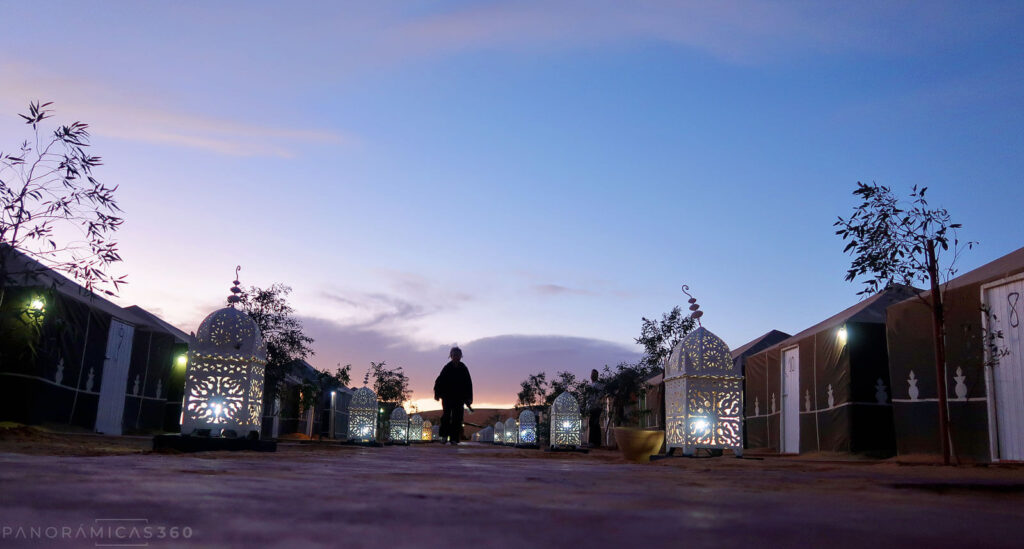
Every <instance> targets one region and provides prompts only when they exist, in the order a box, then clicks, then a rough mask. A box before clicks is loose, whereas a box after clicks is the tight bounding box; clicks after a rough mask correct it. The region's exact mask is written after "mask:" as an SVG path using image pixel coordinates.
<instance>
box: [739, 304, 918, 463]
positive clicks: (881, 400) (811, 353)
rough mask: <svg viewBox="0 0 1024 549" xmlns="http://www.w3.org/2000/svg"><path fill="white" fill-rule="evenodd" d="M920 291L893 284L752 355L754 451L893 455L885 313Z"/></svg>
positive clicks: (749, 415) (749, 418) (747, 408)
mask: <svg viewBox="0 0 1024 549" xmlns="http://www.w3.org/2000/svg"><path fill="white" fill-rule="evenodd" d="M913 292H914V290H913V288H910V287H907V286H898V285H894V286H891V287H890V288H888V289H886V290H883V291H881V292H879V293H877V294H875V295H873V296H871V297H869V298H867V299H865V300H863V301H861V302H860V303H858V304H856V305H854V306H852V307H850V308H848V309H846V310H844V311H842V312H840V313H838V314H836V315H834V316H832V317H830V318H828V319H826V320H824V321H822V322H820V323H818V324H816V325H814V326H812V327H810V328H808V329H806V330H804V331H802V332H800V333H798V334H796V335H794V336H792V337H789V338H786V339H784V340H782V341H780V342H779V343H776V344H774V345H772V346H770V347H768V348H766V349H763V350H761V351H758V352H756V353H753V354H750V355H748V356H747V358H746V365H745V370H744V374H745V388H744V416H745V423H746V428H747V441H746V444H747V448H765V449H770V450H773V451H776V452H780V453H794V454H795V453H802V452H818V451H821V452H855V453H862V452H863V453H872V454H883V455H887V454H892V453H893V452H894V451H895V447H894V446H895V442H894V435H893V427H892V404H891V402H890V401H889V387H890V384H889V367H888V359H887V356H886V341H885V309H886V307H888V306H889V305H890V304H892V303H895V302H897V301H902V300H904V299H906V298H907V297H909V296H911V295H913ZM741 349H742V348H741ZM784 365H785V367H783V366H784Z"/></svg>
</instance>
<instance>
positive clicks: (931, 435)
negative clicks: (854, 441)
mask: <svg viewBox="0 0 1024 549" xmlns="http://www.w3.org/2000/svg"><path fill="white" fill-rule="evenodd" d="M1021 273H1024V248H1020V249H1018V250H1016V251H1014V252H1011V253H1009V254H1007V255H1005V256H1003V257H1000V258H999V259H996V260H995V261H992V262H990V263H987V264H985V265H982V266H981V267H979V268H977V269H974V270H972V271H970V272H967V273H965V274H963V275H961V276H958V277H956V278H954V279H952V280H950V281H949V282H948V283H947V284H945V285H943V287H942V297H943V302H944V303H943V305H944V307H943V308H944V310H945V319H946V334H945V335H946V337H945V350H946V379H945V383H946V393H947V395H948V399H949V420H950V425H951V427H952V449H953V451H954V452H955V454H956V456H957V457H958V458H959V459H961V460H965V461H966V460H970V461H989V460H992V459H994V458H998V448H997V447H994V445H993V442H994V441H993V440H990V432H991V431H990V429H991V428H993V426H992V425H990V409H989V406H990V403H989V399H990V395H989V394H988V390H987V388H986V367H985V365H984V364H985V345H986V343H985V339H984V334H983V327H984V326H983V319H984V316H985V314H984V313H983V311H982V287H983V286H986V285H989V284H991V283H998V282H999V281H1003V280H1006V279H1011V278H1013V277H1016V276H1019V275H1021ZM930 298H931V292H923V293H922V295H921V298H920V299H919V298H917V297H914V298H911V299H907V300H905V301H902V302H900V303H897V304H894V305H893V306H891V307H890V308H889V321H888V324H887V327H886V331H887V339H888V354H889V372H890V376H891V378H892V379H893V382H894V388H893V407H894V423H895V430H896V448H897V452H898V453H899V454H900V455H904V456H905V455H912V454H939V453H940V452H941V444H940V439H939V426H938V389H937V384H936V372H935V348H934V336H933V332H932V317H931V309H930V307H929V306H928V305H927V304H926V301H924V300H930ZM1021 310H1024V308H1022V309H1021ZM993 313H994V314H997V315H998V314H1000V313H1003V316H1004V317H1005V316H1006V315H1005V313H1004V312H1003V311H993ZM996 367H999V366H996ZM957 369H960V372H961V374H959V375H958V374H957ZM911 373H913V376H911ZM957 378H961V379H959V380H958V379H957Z"/></svg>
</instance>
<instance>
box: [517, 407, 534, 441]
mask: <svg viewBox="0 0 1024 549" xmlns="http://www.w3.org/2000/svg"><path fill="white" fill-rule="evenodd" d="M518 445H519V446H536V445H537V416H536V415H535V414H534V413H533V412H532V411H530V410H523V411H522V413H520V414H519V444H518Z"/></svg>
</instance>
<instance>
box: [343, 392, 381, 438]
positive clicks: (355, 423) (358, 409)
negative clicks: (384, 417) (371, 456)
mask: <svg viewBox="0 0 1024 549" xmlns="http://www.w3.org/2000/svg"><path fill="white" fill-rule="evenodd" d="M376 437H377V395H376V394H375V393H374V392H373V391H372V390H370V389H369V388H367V387H362V388H359V389H356V391H355V392H354V393H352V400H349V401H348V439H349V440H350V441H353V442H362V443H370V442H373V440H374V439H375V438H376Z"/></svg>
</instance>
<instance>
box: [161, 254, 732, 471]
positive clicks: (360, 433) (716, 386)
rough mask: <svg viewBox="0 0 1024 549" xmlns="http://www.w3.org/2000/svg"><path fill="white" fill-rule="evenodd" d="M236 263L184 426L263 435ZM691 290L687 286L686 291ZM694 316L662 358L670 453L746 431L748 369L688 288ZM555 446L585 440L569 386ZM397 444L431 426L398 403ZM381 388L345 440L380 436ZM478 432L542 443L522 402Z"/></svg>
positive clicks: (362, 392)
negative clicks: (515, 412)
mask: <svg viewBox="0 0 1024 549" xmlns="http://www.w3.org/2000/svg"><path fill="white" fill-rule="evenodd" d="M237 274H238V270H237V269H236V271H235V275H236V276H235V278H236V280H234V286H232V288H231V295H230V296H229V297H228V306H227V307H224V308H223V309H219V310H217V311H214V312H213V313H211V314H210V315H209V316H207V317H206V318H205V319H204V320H203V322H202V323H201V324H200V325H199V329H198V330H197V331H196V335H195V336H193V338H192V341H191V345H190V350H189V356H188V370H187V371H186V375H185V396H184V401H183V409H182V422H181V432H182V434H185V435H200V436H223V437H245V438H259V436H260V426H261V423H262V417H263V384H264V368H265V366H266V362H267V353H266V346H265V345H264V342H263V336H262V334H261V333H260V330H259V327H258V326H257V325H256V323H255V322H253V320H252V319H251V318H250V317H249V316H248V315H247V314H245V313H244V312H242V311H240V310H238V309H236V308H235V305H236V304H237V303H239V301H240V298H239V294H240V293H241V292H242V290H241V289H240V287H239V284H240V283H239V281H238V280H237V278H238V277H237ZM688 289H689V288H688V287H686V286H683V292H684V293H686V294H687V295H688V296H689V295H690V294H689V292H687V290H688ZM689 303H690V307H689V308H690V311H691V314H690V318H692V319H693V320H694V321H695V322H696V323H697V325H698V328H697V329H696V330H694V331H693V332H691V333H689V334H688V335H687V336H686V337H684V338H683V339H682V341H680V342H679V343H678V344H677V345H676V346H675V348H673V350H672V353H671V355H670V356H669V359H668V362H667V363H666V365H665V419H666V421H665V427H666V432H665V438H666V440H665V442H666V447H667V448H668V450H669V452H671V451H672V450H673V449H675V448H679V449H681V450H682V451H683V454H693V453H694V451H695V450H696V449H701V448H706V449H732V450H734V451H736V452H737V454H740V453H741V452H742V450H743V437H742V409H743V392H742V382H743V377H742V374H741V373H740V372H739V371H738V366H736V365H735V364H734V363H733V361H732V358H731V355H730V351H729V347H728V346H727V345H726V344H725V342H723V341H722V340H721V339H720V338H719V337H718V336H716V335H715V334H713V333H711V332H710V331H709V330H707V329H706V328H704V327H703V326H702V325H701V322H700V319H701V316H702V315H703V314H704V313H703V311H701V310H700V306H699V305H698V304H697V300H696V299H695V298H693V297H692V296H690V299H689ZM550 420H551V424H550V427H551V431H550V432H551V447H552V448H555V449H558V448H566V449H573V448H578V447H579V446H581V436H580V431H581V427H582V418H581V416H580V411H579V404H578V402H577V401H576V399H575V398H573V396H572V395H570V394H569V393H562V394H560V395H558V397H557V398H556V399H555V400H554V402H553V403H552V405H551V414H550ZM390 425H391V427H390V432H389V433H388V440H389V441H390V442H395V443H401V444H407V443H409V442H412V441H430V440H433V438H434V433H433V425H431V423H430V422H429V421H424V420H423V418H422V417H421V416H420V415H419V414H416V415H413V416H412V417H411V418H409V417H408V414H407V413H406V411H405V410H404V409H403V408H401V407H399V408H395V410H394V411H393V412H392V413H391V422H390ZM376 431H377V396H376V395H375V394H374V392H373V391H372V390H370V389H369V388H366V387H363V388H360V389H357V390H356V391H355V393H354V394H353V395H352V399H351V400H350V402H349V428H348V438H349V440H350V441H354V442H367V443H369V442H372V441H374V439H375V437H376V435H377V432H376ZM484 431H485V432H486V434H483V435H481V434H480V433H478V436H477V439H478V440H480V439H481V436H482V437H483V438H484V441H488V442H493V443H495V444H508V445H527V446H529V445H535V444H537V421H536V416H535V414H534V413H533V412H532V411H529V410H524V411H523V412H522V413H521V414H520V415H519V419H518V421H516V420H515V419H514V418H509V419H508V420H506V421H504V422H498V423H495V424H494V426H492V427H487V428H486V429H484Z"/></svg>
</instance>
